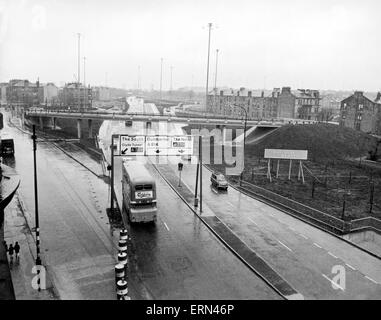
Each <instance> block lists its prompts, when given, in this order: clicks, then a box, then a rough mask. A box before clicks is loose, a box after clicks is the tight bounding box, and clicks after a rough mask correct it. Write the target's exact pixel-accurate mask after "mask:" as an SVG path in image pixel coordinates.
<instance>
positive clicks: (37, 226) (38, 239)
mask: <svg viewBox="0 0 381 320" xmlns="http://www.w3.org/2000/svg"><path fill="white" fill-rule="evenodd" d="M32 139H33V165H34V208H35V209H34V210H35V223H36V251H37V255H36V266H41V264H42V263H41V257H40V224H39V217H38V193H37V159H36V151H37V136H36V126H35V125H33V135H32ZM37 275H38V279H37V283H38V291H41V286H40V268H39V267H37Z"/></svg>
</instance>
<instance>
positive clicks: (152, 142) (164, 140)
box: [146, 136, 169, 156]
mask: <svg viewBox="0 0 381 320" xmlns="http://www.w3.org/2000/svg"><path fill="white" fill-rule="evenodd" d="M168 147H169V138H168V136H147V137H146V155H147V156H155V155H157V156H166V155H168Z"/></svg>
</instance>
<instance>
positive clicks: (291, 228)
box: [288, 227, 296, 232]
mask: <svg viewBox="0 0 381 320" xmlns="http://www.w3.org/2000/svg"><path fill="white" fill-rule="evenodd" d="M288 228H289V229H290V230H292V231H294V232H295V231H296V230H295V229H294V228H293V227H288Z"/></svg>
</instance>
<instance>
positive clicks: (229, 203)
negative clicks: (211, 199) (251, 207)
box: [226, 201, 235, 208]
mask: <svg viewBox="0 0 381 320" xmlns="http://www.w3.org/2000/svg"><path fill="white" fill-rule="evenodd" d="M226 202H227V203H228V205H230V206H232V207H233V208H235V206H234V204H232V203H231V202H229V201H226Z"/></svg>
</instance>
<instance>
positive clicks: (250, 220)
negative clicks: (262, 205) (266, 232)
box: [248, 218, 257, 226]
mask: <svg viewBox="0 0 381 320" xmlns="http://www.w3.org/2000/svg"><path fill="white" fill-rule="evenodd" d="M248 219H249V220H250V221H251V222H252V223H254V224H255V225H256V226H257V223H256V222H255V221H254V220H253V219H251V218H248Z"/></svg>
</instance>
